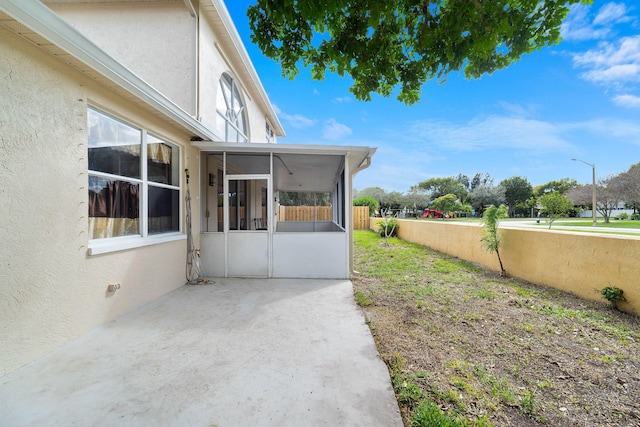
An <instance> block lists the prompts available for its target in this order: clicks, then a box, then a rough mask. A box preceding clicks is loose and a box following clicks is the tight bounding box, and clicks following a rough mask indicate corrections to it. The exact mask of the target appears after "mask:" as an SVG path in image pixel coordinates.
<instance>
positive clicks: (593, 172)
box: [571, 159, 596, 227]
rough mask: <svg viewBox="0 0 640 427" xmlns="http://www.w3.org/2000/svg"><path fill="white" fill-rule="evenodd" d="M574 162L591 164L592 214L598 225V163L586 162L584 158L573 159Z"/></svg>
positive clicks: (594, 222) (594, 224) (594, 223)
mask: <svg viewBox="0 0 640 427" xmlns="http://www.w3.org/2000/svg"><path fill="white" fill-rule="evenodd" d="M571 160H573V161H574V162H582V163H584V164H585V165H589V166H591V172H592V184H591V185H592V188H591V189H592V194H591V197H592V201H591V216H592V217H593V226H594V227H595V226H596V164H595V163H589V162H585V161H584V160H580V159H571Z"/></svg>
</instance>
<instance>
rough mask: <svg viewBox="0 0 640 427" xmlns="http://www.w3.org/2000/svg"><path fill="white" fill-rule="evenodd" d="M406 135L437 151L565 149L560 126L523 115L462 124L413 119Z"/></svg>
mask: <svg viewBox="0 0 640 427" xmlns="http://www.w3.org/2000/svg"><path fill="white" fill-rule="evenodd" d="M407 132H408V135H407V138H408V139H409V140H413V141H423V142H426V143H427V144H429V145H430V146H432V147H438V148H439V149H440V150H441V151H447V150H451V151H476V150H486V149H492V148H510V149H516V150H526V151H538V150H549V149H552V150H567V149H569V148H570V147H571V146H572V145H571V144H570V143H569V142H568V141H567V140H565V139H564V138H563V136H562V133H563V129H562V127H560V126H558V125H556V124H553V123H548V122H544V121H539V120H532V119H526V118H523V117H508V116H489V117H486V118H481V119H474V120H471V121H469V122H468V123H464V124H457V123H452V122H446V121H436V120H426V121H420V122H414V123H413V124H411V125H410V126H409V128H408V129H407Z"/></svg>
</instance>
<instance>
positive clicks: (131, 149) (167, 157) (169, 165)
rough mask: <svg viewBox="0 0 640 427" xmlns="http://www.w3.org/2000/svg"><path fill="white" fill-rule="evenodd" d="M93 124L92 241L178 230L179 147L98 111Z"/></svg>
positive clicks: (92, 117)
mask: <svg viewBox="0 0 640 427" xmlns="http://www.w3.org/2000/svg"><path fill="white" fill-rule="evenodd" d="M87 115H88V122H89V153H88V154H89V239H105V238H111V237H123V236H138V237H143V238H146V237H147V236H151V235H158V234H163V233H172V232H173V233H175V232H179V231H180V172H179V171H180V147H178V146H177V145H175V144H172V143H170V142H167V141H165V140H163V139H161V138H158V137H156V136H153V135H152V134H150V133H148V132H147V131H146V130H145V129H140V128H137V127H135V126H132V125H130V124H128V123H126V122H124V121H121V120H119V119H116V118H114V117H112V116H110V115H107V114H105V113H103V112H100V111H98V110H95V109H91V108H90V109H89V110H88V114H87Z"/></svg>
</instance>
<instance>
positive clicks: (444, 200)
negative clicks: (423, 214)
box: [431, 194, 462, 219]
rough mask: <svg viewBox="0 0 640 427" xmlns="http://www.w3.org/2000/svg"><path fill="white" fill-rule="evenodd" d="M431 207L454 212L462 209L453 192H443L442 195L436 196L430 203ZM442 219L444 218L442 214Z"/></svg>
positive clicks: (443, 211)
mask: <svg viewBox="0 0 640 427" xmlns="http://www.w3.org/2000/svg"><path fill="white" fill-rule="evenodd" d="M431 207H432V208H433V209H436V210H439V211H440V212H442V213H445V212H454V211H459V210H461V209H462V203H460V202H458V200H457V197H456V195H455V194H445V195H444V196H440V197H438V198H436V199H435V200H434V201H433V202H432V203H431ZM442 219H444V215H443V216H442Z"/></svg>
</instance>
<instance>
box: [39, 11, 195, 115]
mask: <svg viewBox="0 0 640 427" xmlns="http://www.w3.org/2000/svg"><path fill="white" fill-rule="evenodd" d="M51 8H52V9H53V10H54V11H55V12H56V13H58V14H59V15H60V16H62V18H64V19H65V20H66V21H67V22H69V23H70V24H71V25H72V26H74V27H75V28H76V29H77V30H78V31H79V32H80V33H82V34H84V35H85V36H86V37H87V38H88V39H89V40H91V41H93V42H94V43H95V44H96V45H98V46H100V48H101V49H102V50H104V51H105V52H107V53H108V54H109V55H111V56H112V57H113V58H115V59H116V60H118V61H119V62H120V63H122V64H123V65H125V66H126V67H127V68H129V69H130V70H132V71H133V72H134V73H136V74H137V75H138V76H140V77H141V78H142V79H143V80H145V81H146V82H147V83H149V84H150V85H151V86H153V87H154V88H155V89H156V90H158V91H159V92H161V93H163V94H164V95H165V96H166V97H167V98H169V99H171V100H172V101H173V102H174V103H175V104H177V105H178V106H180V107H181V108H182V109H184V110H185V111H186V112H188V113H189V114H191V115H194V116H195V114H196V53H197V49H196V19H195V18H194V17H192V16H191V15H190V14H189V11H188V10H187V8H186V6H185V5H184V3H181V2H176V3H149V2H145V3H140V4H135V3H116V4H113V3H107V4H95V3H94V4H89V5H51Z"/></svg>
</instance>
